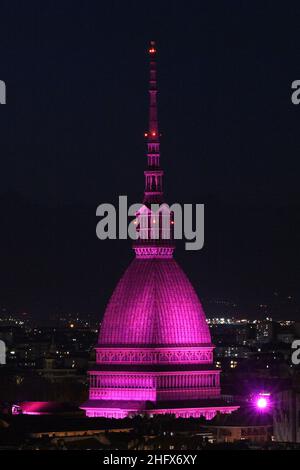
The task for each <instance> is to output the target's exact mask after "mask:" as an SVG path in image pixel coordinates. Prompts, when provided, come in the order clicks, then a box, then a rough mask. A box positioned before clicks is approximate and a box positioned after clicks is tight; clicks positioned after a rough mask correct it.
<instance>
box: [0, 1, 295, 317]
mask: <svg viewBox="0 0 300 470" xmlns="http://www.w3.org/2000/svg"><path fill="white" fill-rule="evenodd" d="M276 4H277V5H276ZM299 22H300V3H299V2H285V3H284V2H271V1H270V2H269V1H264V2H262V1H232V2H228V1H224V2H199V1H191V2H175V1H173V2H168V1H164V2H162V1H161V2H154V1H153V2H145V1H136V2H130V1H127V2H121V1H109V2H98V1H97V2H92V1H89V2H82V1H81V2H79V1H78V2H77V1H72V2H71V1H64V2H52V1H51V2H50V1H49V0H47V1H44V2H34V1H29V2H21V1H19V2H16V1H11V0H10V1H7V2H5V1H4V2H1V19H0V79H1V80H5V82H6V85H7V105H6V106H1V108H0V126H1V127H0V139H1V172H0V209H1V230H0V250H1V251H0V257H1V258H0V259H1V261H0V263H1V265H0V306H1V307H7V308H9V309H12V310H17V311H23V310H25V311H29V312H33V313H35V314H37V315H39V316H40V318H42V316H46V315H47V314H48V313H51V312H61V311H72V312H73V311H79V312H82V313H85V312H92V313H98V314H99V318H100V316H101V315H102V312H103V308H104V304H105V302H106V300H107V297H108V295H109V294H110V293H111V289H112V288H113V286H114V285H115V283H116V281H117V279H118V278H119V276H120V274H121V273H122V272H123V270H124V269H125V267H126V266H127V264H128V262H129V260H130V259H131V257H132V252H131V250H130V242H126V241H122V242H116V241H111V242H108V241H105V242H100V241H99V240H97V239H96V236H95V227H96V222H97V220H96V217H95V211H96V207H97V206H98V204H100V203H102V202H115V201H116V198H117V196H118V195H120V194H128V196H129V198H130V201H131V202H137V201H139V200H140V199H141V196H142V191H143V170H144V166H145V157H144V155H145V149H144V140H143V132H144V130H145V129H146V127H147V105H148V96H147V80H148V64H147V58H146V54H145V51H146V48H147V44H148V41H149V40H150V39H156V41H157V44H158V48H159V88H160V95H159V116H160V127H161V131H162V133H163V139H162V165H163V167H164V169H165V170H166V178H165V188H166V196H167V200H168V202H170V203H171V202H181V203H188V202H191V203H205V204H206V219H205V223H206V233H205V237H206V240H205V248H204V249H203V250H201V251H199V252H185V251H184V250H183V247H182V244H179V247H178V250H177V259H178V260H179V261H180V263H181V265H182V266H183V268H184V269H185V271H186V272H187V274H188V275H189V277H190V278H191V280H192V281H193V284H194V285H195V287H196V289H197V292H198V293H199V295H200V297H201V298H204V299H232V300H234V301H237V302H238V303H239V304H240V305H241V306H242V307H241V309H242V311H243V312H246V313H247V314H249V316H256V314H257V309H256V307H255V306H256V304H258V303H268V304H269V303H273V302H274V292H275V291H276V292H278V294H279V295H278V296H277V297H276V299H275V300H276V301H277V299H280V301H281V302H282V305H285V306H284V307H283V308H282V310H281V311H280V312H279V313H278V315H279V316H281V317H288V316H289V315H290V314H291V313H290V312H296V310H297V305H298V304H299V301H300V299H299V297H300V296H299V280H300V271H299V262H300V252H299V230H300V216H299V208H300V187H299V175H300V139H299V135H300V134H299V130H300V106H299V107H297V106H294V105H292V103H291V99H290V96H291V83H292V81H293V80H296V79H300V40H299ZM289 295H290V296H292V300H291V301H290V305H286V304H284V302H285V300H286V298H287V296H289ZM294 316H295V315H294Z"/></svg>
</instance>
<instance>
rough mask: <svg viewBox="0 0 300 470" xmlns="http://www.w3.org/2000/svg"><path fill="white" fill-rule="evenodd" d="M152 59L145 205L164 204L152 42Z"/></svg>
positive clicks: (154, 55)
mask: <svg viewBox="0 0 300 470" xmlns="http://www.w3.org/2000/svg"><path fill="white" fill-rule="evenodd" d="M148 54H149V59H150V80H149V100H150V101H149V128H148V131H147V132H145V137H146V138H147V163H148V168H147V170H146V171H145V194H144V203H145V204H151V203H159V204H161V203H162V202H163V171H162V169H161V168H160V148H159V129H158V118H157V93H158V91H157V65H156V55H157V49H156V46H155V42H154V41H151V42H150V47H149V49H148Z"/></svg>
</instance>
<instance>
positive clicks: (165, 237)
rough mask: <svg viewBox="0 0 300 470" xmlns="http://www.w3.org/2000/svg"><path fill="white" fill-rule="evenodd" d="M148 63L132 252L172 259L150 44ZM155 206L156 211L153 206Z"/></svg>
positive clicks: (153, 55)
mask: <svg viewBox="0 0 300 470" xmlns="http://www.w3.org/2000/svg"><path fill="white" fill-rule="evenodd" d="M148 55H149V62H150V64H149V65H150V80H149V127H148V130H147V132H145V137H146V144H147V169H146V170H145V171H144V174H145V191H144V201H143V204H144V206H143V207H142V208H141V209H140V211H138V213H137V216H138V217H137V218H138V220H139V225H138V226H137V230H138V232H139V237H138V239H137V240H136V241H135V242H134V244H133V248H134V250H135V253H136V256H137V258H172V256H173V251H174V248H175V246H174V230H173V224H174V220H173V219H174V217H173V213H172V212H171V211H170V209H169V207H168V206H167V205H166V204H163V203H164V198H163V174H164V172H163V170H162V169H161V168H160V147H159V127H158V118H157V94H158V91H157V75H156V73H157V70H156V55H157V49H156V45H155V42H154V41H151V42H150V46H149V49H148ZM152 205H153V206H155V205H158V206H159V210H158V208H157V207H156V208H154V207H153V206H152Z"/></svg>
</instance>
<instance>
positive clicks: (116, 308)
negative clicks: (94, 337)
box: [99, 258, 211, 346]
mask: <svg viewBox="0 0 300 470" xmlns="http://www.w3.org/2000/svg"><path fill="white" fill-rule="evenodd" d="M210 342H211V338H210V333H209V328H208V326H207V323H206V319H205V315H204V312H203V309H202V306H201V303H200V301H199V299H198V297H197V294H196V293H195V291H194V289H193V287H192V285H191V283H190V281H189V280H188V278H187V276H186V275H185V273H184V272H183V271H182V269H181V268H180V267H179V265H178V264H177V263H176V261H175V260H174V259H172V258H171V259H159V258H153V259H139V258H136V259H135V260H133V261H132V263H131V264H130V266H129V268H128V269H127V270H126V272H125V274H124V275H123V277H122V278H121V279H120V281H119V283H118V285H117V287H116V288H115V291H114V293H113V295H112V297H111V299H110V301H109V303H108V306H107V309H106V312H105V315H104V319H103V323H102V325H101V330H100V335H99V344H101V345H105V344H106V345H108V344H118V345H129V344H130V345H144V346H146V345H154V344H155V345H176V346H179V345H186V346H191V345H194V346H196V345H198V346H199V345H204V344H210Z"/></svg>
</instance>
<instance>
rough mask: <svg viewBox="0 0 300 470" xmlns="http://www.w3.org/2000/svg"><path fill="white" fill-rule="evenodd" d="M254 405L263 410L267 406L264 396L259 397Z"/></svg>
mask: <svg viewBox="0 0 300 470" xmlns="http://www.w3.org/2000/svg"><path fill="white" fill-rule="evenodd" d="M256 405H257V407H258V408H260V409H261V410H264V409H265V408H267V406H268V401H267V399H266V398H264V397H260V398H259V399H258V400H257V402H256Z"/></svg>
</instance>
